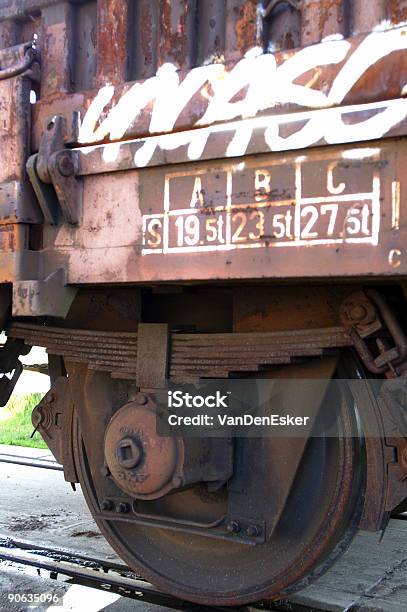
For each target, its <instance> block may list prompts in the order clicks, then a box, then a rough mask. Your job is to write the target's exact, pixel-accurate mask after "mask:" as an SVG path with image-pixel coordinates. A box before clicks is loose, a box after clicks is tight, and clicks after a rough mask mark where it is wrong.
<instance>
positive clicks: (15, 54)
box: [0, 45, 42, 225]
mask: <svg viewBox="0 0 407 612" xmlns="http://www.w3.org/2000/svg"><path fill="white" fill-rule="evenodd" d="M29 52H30V45H28V46H27V45H17V46H15V47H10V48H8V49H4V50H3V51H1V52H0V62H1V67H2V70H3V71H6V70H10V71H12V69H13V67H14V66H17V65H22V64H23V62H24V61H25V58H26V56H27V53H29ZM30 90H31V80H30V78H28V77H27V76H16V77H14V78H8V79H5V80H1V81H0V113H1V122H0V139H1V143H2V150H3V151H7V154H5V155H4V156H3V163H2V165H1V168H0V225H1V224H6V225H9V224H10V223H13V222H20V223H22V222H25V223H38V222H39V221H41V218H42V217H41V214H40V213H39V210H38V206H37V204H36V202H35V199H34V196H33V192H32V190H31V186H30V184H29V181H28V179H27V177H26V174H25V162H26V159H27V157H28V155H29V142H30V111H31V109H30V102H29V98H30Z"/></svg>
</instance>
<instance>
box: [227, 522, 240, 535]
mask: <svg viewBox="0 0 407 612" xmlns="http://www.w3.org/2000/svg"><path fill="white" fill-rule="evenodd" d="M226 531H229V533H239V531H240V525H239V523H238V522H237V521H230V522H229V523H228V524H227V525H226Z"/></svg>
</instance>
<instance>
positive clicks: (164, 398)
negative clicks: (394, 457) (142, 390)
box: [154, 378, 407, 438]
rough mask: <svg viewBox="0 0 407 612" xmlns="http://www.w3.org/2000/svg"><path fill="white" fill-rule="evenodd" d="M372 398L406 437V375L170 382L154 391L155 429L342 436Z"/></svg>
mask: <svg viewBox="0 0 407 612" xmlns="http://www.w3.org/2000/svg"><path fill="white" fill-rule="evenodd" d="M367 396H369V397H371V396H373V397H375V398H376V399H377V407H378V409H380V410H381V413H382V414H381V419H382V423H383V428H384V430H385V431H386V435H387V436H389V437H393V438H397V437H400V436H404V437H407V417H406V409H407V399H406V398H407V381H406V380H402V381H400V380H396V381H392V380H388V381H377V380H368V379H361V380H346V379H247V378H245V379H224V380H219V379H217V380H201V381H199V382H197V383H189V384H186V383H182V384H181V383H180V384H175V383H174V382H172V381H168V383H167V386H166V388H165V389H162V390H160V391H159V392H157V393H155V394H154V401H155V403H156V405H157V411H158V412H159V414H160V418H159V419H157V433H158V434H159V435H162V436H167V435H174V433H175V435H181V436H183V437H198V438H201V437H207V436H216V437H231V436H232V437H256V438H262V437H270V436H271V437H273V436H275V437H287V438H293V437H304V436H305V437H342V436H346V435H349V430H348V427H349V424H347V423H348V421H349V414H350V413H351V412H352V413H355V407H356V414H358V415H359V416H357V417H356V418H355V419H354V422H353V424H352V427H353V429H352V432H351V433H350V435H352V436H357V435H359V433H358V428H359V427H360V423H359V422H361V423H362V424H363V421H364V419H365V418H367V416H368V415H367V416H366V414H365V412H363V410H362V409H360V408H359V406H360V405H362V403H363V400H364V398H366V397H367Z"/></svg>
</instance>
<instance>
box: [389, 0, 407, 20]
mask: <svg viewBox="0 0 407 612" xmlns="http://www.w3.org/2000/svg"><path fill="white" fill-rule="evenodd" d="M388 11H389V18H390V20H391V22H392V23H394V24H397V23H400V22H402V21H407V2H406V0H388Z"/></svg>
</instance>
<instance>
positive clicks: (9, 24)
mask: <svg viewBox="0 0 407 612" xmlns="http://www.w3.org/2000/svg"><path fill="white" fill-rule="evenodd" d="M20 33H21V26H20V24H19V23H17V22H15V21H12V20H9V21H2V22H1V23H0V49H6V48H7V47H13V46H14V45H17V44H18V43H19V42H20Z"/></svg>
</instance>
